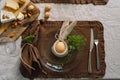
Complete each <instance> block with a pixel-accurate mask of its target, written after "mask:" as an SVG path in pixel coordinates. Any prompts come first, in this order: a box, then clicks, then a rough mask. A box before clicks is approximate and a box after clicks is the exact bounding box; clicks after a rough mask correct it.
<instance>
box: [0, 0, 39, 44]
mask: <svg viewBox="0 0 120 80" xmlns="http://www.w3.org/2000/svg"><path fill="white" fill-rule="evenodd" d="M29 5H33V6H35V5H34V4H33V3H32V2H29V4H28V5H27V6H26V7H24V9H22V10H25V9H26V8H27V7H28V6H29ZM20 11H21V10H20ZM16 13H18V12H16ZM16 13H15V14H16ZM39 14H40V10H39V8H37V7H36V6H35V8H34V12H33V14H32V16H31V17H30V18H26V19H24V20H22V21H21V22H22V24H21V25H18V26H17V27H16V28H12V27H11V25H10V24H11V22H10V23H5V24H1V26H0V37H9V36H10V35H11V34H15V36H13V37H11V39H13V40H16V39H17V38H18V37H19V36H20V35H21V34H22V33H23V32H24V31H25V30H26V29H27V28H28V27H29V24H30V23H31V22H32V21H34V20H35V19H36V18H37V17H38V16H39ZM3 41H5V42H8V40H3ZM0 42H2V41H0Z"/></svg>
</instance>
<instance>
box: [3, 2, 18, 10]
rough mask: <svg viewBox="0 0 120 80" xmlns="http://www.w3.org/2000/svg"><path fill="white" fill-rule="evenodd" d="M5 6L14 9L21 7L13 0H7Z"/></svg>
mask: <svg viewBox="0 0 120 80" xmlns="http://www.w3.org/2000/svg"><path fill="white" fill-rule="evenodd" d="M5 6H6V7H8V8H11V9H14V10H17V9H19V4H18V3H17V2H15V1H13V0H7V1H6V5H5Z"/></svg>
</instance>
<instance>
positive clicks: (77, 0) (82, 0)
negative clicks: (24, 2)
mask: <svg viewBox="0 0 120 80" xmlns="http://www.w3.org/2000/svg"><path fill="white" fill-rule="evenodd" d="M31 1H32V2H34V3H72V4H89V3H92V4H94V5H105V4H106V3H107V2H108V0H31Z"/></svg>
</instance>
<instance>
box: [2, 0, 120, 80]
mask: <svg viewBox="0 0 120 80" xmlns="http://www.w3.org/2000/svg"><path fill="white" fill-rule="evenodd" d="M4 2H5V0H2V1H1V2H0V8H2V5H3V4H4ZM36 5H37V6H38V7H39V8H40V9H41V14H40V16H39V19H40V18H42V17H43V13H44V10H43V9H44V7H45V5H47V4H36ZM49 5H51V6H52V10H51V18H50V19H49V20H52V21H56V20H68V19H69V20H92V21H93V20H98V21H101V22H102V23H103V26H104V39H105V52H106V57H105V61H106V64H107V68H106V74H105V76H104V78H120V13H119V12H120V0H109V2H108V4H107V5H105V6H102V5H100V6H94V5H92V4H88V5H81V4H79V5H76V4H53V3H51V4H49ZM16 45H17V48H16V51H14V53H13V54H17V56H15V57H10V55H6V56H5V55H2V54H3V53H4V54H5V51H4V49H2V46H1V45H0V80H27V79H26V78H23V77H22V75H21V74H20V72H19V63H20V59H19V54H20V51H21V48H20V45H21V37H20V38H19V39H18V40H17V41H16ZM35 80H39V79H35ZM60 80H61V79H60Z"/></svg>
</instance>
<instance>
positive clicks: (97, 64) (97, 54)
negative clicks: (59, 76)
mask: <svg viewBox="0 0 120 80" xmlns="http://www.w3.org/2000/svg"><path fill="white" fill-rule="evenodd" d="M98 43H99V40H98V34H97V32H96V33H94V44H95V49H96V68H97V70H99V69H100V61H99V51H98Z"/></svg>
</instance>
